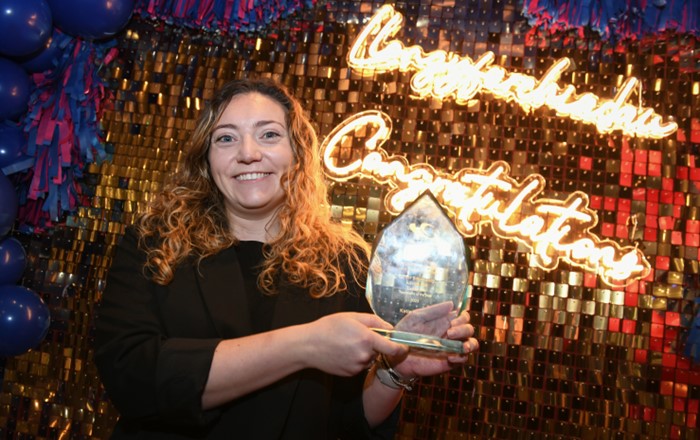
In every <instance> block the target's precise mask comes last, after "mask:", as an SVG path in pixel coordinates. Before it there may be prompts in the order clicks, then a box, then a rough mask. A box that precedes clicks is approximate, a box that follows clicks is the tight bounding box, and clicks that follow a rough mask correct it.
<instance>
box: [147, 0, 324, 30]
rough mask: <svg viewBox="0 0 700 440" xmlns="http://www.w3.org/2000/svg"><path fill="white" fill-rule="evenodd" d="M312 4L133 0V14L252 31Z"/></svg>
mask: <svg viewBox="0 0 700 440" xmlns="http://www.w3.org/2000/svg"><path fill="white" fill-rule="evenodd" d="M314 4H316V0H289V1H281V0H276V1H272V0H265V1H258V0H255V1H254V0H136V4H135V8H134V13H135V14H138V15H141V16H143V17H145V18H151V19H158V20H162V21H164V22H165V23H168V24H172V25H175V26H181V27H187V28H194V29H203V30H206V31H215V32H216V31H218V32H222V33H233V32H255V31H259V30H261V29H263V28H265V27H266V26H268V25H269V24H270V23H272V22H274V21H276V20H279V19H281V18H285V17H287V16H289V15H290V14H292V13H294V12H296V11H297V10H300V9H303V8H311V7H313V6H314Z"/></svg>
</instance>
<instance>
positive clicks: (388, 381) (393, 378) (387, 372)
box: [374, 354, 418, 391]
mask: <svg viewBox="0 0 700 440" xmlns="http://www.w3.org/2000/svg"><path fill="white" fill-rule="evenodd" d="M378 364H379V365H378V366H377V369H376V370H375V372H374V374H375V375H376V376H377V379H379V382H381V383H382V384H384V385H386V386H388V387H389V388H393V389H395V390H399V389H404V390H406V391H411V390H412V389H413V384H415V383H416V381H417V380H418V378H417V377H412V378H410V379H404V378H403V377H401V375H399V373H397V372H396V370H394V369H393V368H391V365H390V364H389V361H387V359H386V356H384V354H380V355H379V362H378Z"/></svg>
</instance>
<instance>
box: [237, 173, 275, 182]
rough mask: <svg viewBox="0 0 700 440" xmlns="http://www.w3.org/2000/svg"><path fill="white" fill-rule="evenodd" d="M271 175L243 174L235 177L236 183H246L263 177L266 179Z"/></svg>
mask: <svg viewBox="0 0 700 440" xmlns="http://www.w3.org/2000/svg"><path fill="white" fill-rule="evenodd" d="M270 174H272V173H244V174H239V175H237V176H236V177H235V179H236V180H238V181H248V180H256V179H262V178H263V177H267V176H269V175H270Z"/></svg>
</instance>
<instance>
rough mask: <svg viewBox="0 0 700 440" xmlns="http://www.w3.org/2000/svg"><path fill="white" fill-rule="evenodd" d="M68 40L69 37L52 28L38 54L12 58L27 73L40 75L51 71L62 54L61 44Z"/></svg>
mask: <svg viewBox="0 0 700 440" xmlns="http://www.w3.org/2000/svg"><path fill="white" fill-rule="evenodd" d="M70 39H71V37H69V36H67V35H65V34H64V33H62V32H61V31H59V30H58V28H53V33H52V34H51V36H50V37H49V39H48V40H46V43H44V45H43V46H41V49H40V50H39V51H38V52H34V53H31V54H29V55H27V56H23V57H18V58H14V60H15V61H17V62H18V63H19V64H20V65H21V66H22V67H24V68H25V69H26V70H27V72H31V73H41V72H46V71H47V70H53V69H54V68H55V67H56V65H57V64H58V62H59V60H60V59H61V56H63V54H64V47H62V46H63V44H62V43H63V42H65V41H66V40H70Z"/></svg>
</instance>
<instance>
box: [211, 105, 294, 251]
mask: <svg viewBox="0 0 700 440" xmlns="http://www.w3.org/2000/svg"><path fill="white" fill-rule="evenodd" d="M208 160H209V167H210V170H211V176H212V178H213V180H214V183H215V184H216V186H217V188H218V189H219V191H221V194H222V195H223V198H224V204H225V206H226V213H227V216H228V218H229V222H230V223H231V225H232V226H233V227H234V229H237V228H238V227H239V226H241V225H245V224H246V223H247V224H251V223H252V224H255V223H259V224H262V225H268V224H269V222H270V220H271V219H273V218H274V215H275V213H276V210H277V209H278V208H279V207H280V206H281V205H282V202H283V201H284V197H285V195H284V189H283V188H282V185H281V183H280V179H281V177H282V176H283V175H284V174H285V173H286V172H287V170H288V169H289V168H290V166H291V165H292V163H293V162H294V153H293V151H292V145H291V141H290V136H289V130H288V127H287V122H286V112H285V109H284V108H283V107H282V105H281V104H280V103H279V102H277V101H276V100H274V99H272V98H270V97H268V96H266V95H263V94H260V93H257V92H251V93H245V94H242V95H237V96H235V97H234V98H233V99H232V100H231V101H230V102H229V104H228V105H227V107H226V109H225V110H224V111H223V113H222V114H221V117H220V118H219V121H218V122H217V123H216V124H215V125H214V129H213V131H212V134H211V144H210V146H209V152H208ZM239 238H240V237H239Z"/></svg>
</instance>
